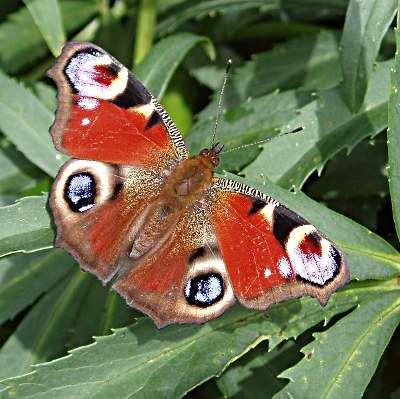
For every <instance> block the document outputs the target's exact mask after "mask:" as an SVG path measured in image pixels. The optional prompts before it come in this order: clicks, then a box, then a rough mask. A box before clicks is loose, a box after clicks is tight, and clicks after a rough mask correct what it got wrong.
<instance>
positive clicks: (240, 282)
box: [212, 178, 349, 309]
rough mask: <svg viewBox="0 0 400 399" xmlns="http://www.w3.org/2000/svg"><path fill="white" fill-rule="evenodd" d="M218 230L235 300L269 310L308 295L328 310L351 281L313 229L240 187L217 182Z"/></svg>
mask: <svg viewBox="0 0 400 399" xmlns="http://www.w3.org/2000/svg"><path fill="white" fill-rule="evenodd" d="M213 188H214V190H215V193H216V197H217V199H216V201H214V212H213V219H212V220H213V225H214V229H215V234H216V237H217V239H218V244H219V248H220V251H221V254H222V256H223V258H224V261H225V264H226V267H227V271H228V275H229V278H230V281H231V284H232V287H233V290H234V293H235V296H236V297H237V298H238V299H239V301H240V302H241V303H242V304H243V305H244V306H246V307H249V308H257V309H265V308H267V307H268V306H270V305H271V304H274V303H276V302H280V301H282V300H284V299H288V298H297V297H300V296H303V295H310V296H313V297H316V298H317V299H318V300H319V302H320V303H321V304H322V305H324V304H326V302H327V301H328V299H329V297H330V296H331V294H332V293H333V292H334V291H336V290H337V289H338V288H339V287H341V286H342V285H344V284H345V283H346V282H347V281H348V279H349V271H348V267H347V264H346V261H345V259H344V257H343V255H342V254H341V252H340V251H339V250H338V249H337V248H336V247H335V245H334V244H333V243H332V242H331V241H329V240H328V239H327V238H326V237H325V236H324V235H323V234H322V233H321V232H319V231H318V230H317V229H316V228H315V227H314V226H313V225H312V224H310V223H308V222H307V221H306V220H304V219H303V218H301V217H300V216H298V215H297V214H295V213H294V212H292V211H290V210H289V209H288V208H286V207H284V206H283V205H281V204H280V203H279V202H277V201H275V200H273V199H272V198H271V197H268V196H266V195H265V194H263V193H261V192H260V191H258V190H256V189H254V188H251V187H248V186H246V185H244V184H241V183H239V182H236V181H233V180H230V179H223V178H215V180H214V186H213Z"/></svg>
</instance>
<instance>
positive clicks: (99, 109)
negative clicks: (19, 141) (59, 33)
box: [47, 42, 188, 166]
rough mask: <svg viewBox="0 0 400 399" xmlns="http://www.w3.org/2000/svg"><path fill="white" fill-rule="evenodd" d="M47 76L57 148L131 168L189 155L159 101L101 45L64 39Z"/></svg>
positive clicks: (68, 152) (74, 155) (86, 157)
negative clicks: (54, 91)
mask: <svg viewBox="0 0 400 399" xmlns="http://www.w3.org/2000/svg"><path fill="white" fill-rule="evenodd" d="M47 75H48V76H49V77H51V78H52V79H53V80H54V81H55V82H56V84H57V87H58V101H59V107H58V110H57V113H56V120H55V122H54V124H53V126H52V127H51V135H52V137H53V141H54V145H55V147H56V148H57V149H58V150H59V151H61V152H64V153H66V154H68V155H70V156H71V157H75V158H80V159H90V160H97V161H102V162H110V163H116V164H123V165H135V166H148V165H152V164H154V163H160V162H162V163H164V164H168V163H169V162H171V161H172V160H176V159H178V160H179V159H185V158H187V157H188V154H187V150H186V147H185V144H184V142H183V139H182V136H181V134H180V133H179V131H178V129H177V127H176V126H175V124H174V123H173V122H172V120H171V118H170V117H169V116H168V114H167V112H166V111H165V110H164V109H163V108H162V106H161V105H160V103H159V102H158V101H157V100H156V99H155V98H154V97H153V96H152V95H151V94H150V93H149V92H148V91H147V89H146V88H145V87H144V86H143V85H142V84H141V83H140V82H139V81H138V80H137V79H136V78H135V76H134V75H133V74H132V73H131V72H130V71H129V70H128V69H127V68H126V67H124V66H123V65H122V64H121V63H119V62H118V61H117V60H116V59H115V58H113V57H112V56H111V55H110V54H108V53H107V52H105V51H104V50H103V49H101V48H100V47H97V46H95V45H93V44H91V43H84V42H71V43H68V44H67V45H66V46H65V47H64V48H63V51H62V53H61V55H60V56H59V57H58V59H57V60H56V63H55V65H54V66H53V67H52V68H51V69H50V70H49V71H48V72H47Z"/></svg>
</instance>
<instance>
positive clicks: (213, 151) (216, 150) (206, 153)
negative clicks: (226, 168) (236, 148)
mask: <svg viewBox="0 0 400 399" xmlns="http://www.w3.org/2000/svg"><path fill="white" fill-rule="evenodd" d="M223 149H224V146H223V145H221V144H220V143H215V144H213V145H212V146H211V148H205V149H204V150H201V151H200V153H199V157H203V158H206V159H208V160H209V161H210V163H211V164H213V165H214V168H216V167H217V166H218V164H219V156H220V154H221V152H222V150H223Z"/></svg>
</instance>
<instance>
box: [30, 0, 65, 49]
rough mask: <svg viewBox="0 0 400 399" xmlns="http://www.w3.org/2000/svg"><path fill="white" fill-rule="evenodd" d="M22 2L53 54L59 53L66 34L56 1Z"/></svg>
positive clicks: (32, 0) (34, 0)
mask: <svg viewBox="0 0 400 399" xmlns="http://www.w3.org/2000/svg"><path fill="white" fill-rule="evenodd" d="M24 3H25V5H26V8H27V9H28V11H29V12H30V14H31V15H32V18H33V20H34V21H35V23H36V25H37V27H38V28H39V30H40V32H41V34H42V36H43V38H44V40H45V41H46V43H47V45H48V46H49V48H50V50H51V52H52V53H53V55H54V56H57V55H59V54H60V53H61V48H62V46H63V45H64V43H65V41H66V36H65V33H64V27H63V23H62V20H61V12H60V8H59V3H58V1H57V0H24Z"/></svg>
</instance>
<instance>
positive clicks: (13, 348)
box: [0, 253, 135, 378]
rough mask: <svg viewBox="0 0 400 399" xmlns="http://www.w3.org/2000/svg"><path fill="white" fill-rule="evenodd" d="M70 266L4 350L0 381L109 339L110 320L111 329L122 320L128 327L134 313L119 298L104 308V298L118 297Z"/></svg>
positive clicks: (0, 359) (1, 360)
mask: <svg viewBox="0 0 400 399" xmlns="http://www.w3.org/2000/svg"><path fill="white" fill-rule="evenodd" d="M63 256H64V259H65V260H68V261H69V264H70V265H71V264H74V263H75V262H73V260H72V258H70V257H68V256H67V255H66V254H65V253H64V254H63ZM57 266H60V267H62V266H65V265H57ZM74 266H75V268H74V270H72V272H71V268H70V267H69V268H65V269H66V272H68V274H67V276H66V277H65V278H63V279H62V281H60V282H59V283H57V284H56V285H54V287H52V288H51V289H50V290H49V292H48V293H47V294H46V295H45V296H43V297H42V298H41V299H40V300H39V301H38V302H37V303H36V304H35V305H34V306H33V307H32V309H30V310H29V312H28V313H27V315H26V316H25V317H24V319H23V320H22V322H21V323H20V324H19V325H18V327H17V329H16V330H15V332H14V333H13V334H12V335H11V336H10V337H9V339H8V340H7V341H6V343H5V344H4V345H3V347H2V349H1V351H0V370H1V377H0V378H7V377H10V376H12V375H15V374H23V373H25V372H28V371H29V370H30V366H31V364H34V363H41V362H45V361H48V360H51V359H54V358H55V357H57V356H61V355H63V354H64V353H65V352H66V349H67V348H69V347H71V346H73V345H78V346H79V345H83V344H87V343H89V342H90V341H91V339H92V336H93V334H95V335H99V334H107V333H109V323H108V320H109V319H113V320H114V321H115V322H116V324H115V325H118V322H117V321H118V319H120V320H121V317H122V318H123V319H124V321H125V322H128V323H131V322H132V321H133V316H134V315H135V313H134V312H131V311H129V310H128V309H127V307H126V305H125V304H124V303H122V299H120V298H118V302H117V303H118V306H117V307H116V306H107V305H108V304H110V301H109V298H110V297H111V298H116V296H117V295H116V294H115V293H110V291H108V290H107V289H104V287H102V285H101V284H100V282H99V281H97V280H96V279H95V278H94V277H93V276H91V275H89V274H84V273H82V272H80V271H79V270H78V267H77V266H76V265H74ZM53 267H55V265H54V264H53ZM111 312H113V313H115V314H111Z"/></svg>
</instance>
